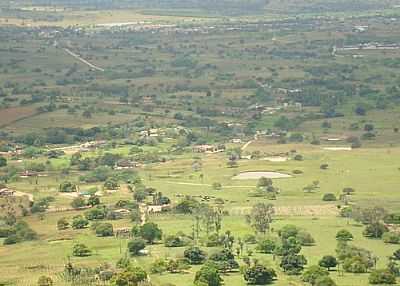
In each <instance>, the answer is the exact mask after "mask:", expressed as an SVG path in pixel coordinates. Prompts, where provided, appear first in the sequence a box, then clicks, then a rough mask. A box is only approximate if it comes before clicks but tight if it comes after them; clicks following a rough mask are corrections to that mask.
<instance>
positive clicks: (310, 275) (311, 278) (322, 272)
mask: <svg viewBox="0 0 400 286" xmlns="http://www.w3.org/2000/svg"><path fill="white" fill-rule="evenodd" d="M328 275H329V272H328V270H326V269H325V268H322V267H320V266H318V265H312V266H310V267H308V268H307V269H306V271H304V273H303V275H302V277H301V279H302V280H303V281H304V282H308V283H310V284H311V285H314V284H315V281H316V280H317V279H318V278H321V277H323V276H328Z"/></svg>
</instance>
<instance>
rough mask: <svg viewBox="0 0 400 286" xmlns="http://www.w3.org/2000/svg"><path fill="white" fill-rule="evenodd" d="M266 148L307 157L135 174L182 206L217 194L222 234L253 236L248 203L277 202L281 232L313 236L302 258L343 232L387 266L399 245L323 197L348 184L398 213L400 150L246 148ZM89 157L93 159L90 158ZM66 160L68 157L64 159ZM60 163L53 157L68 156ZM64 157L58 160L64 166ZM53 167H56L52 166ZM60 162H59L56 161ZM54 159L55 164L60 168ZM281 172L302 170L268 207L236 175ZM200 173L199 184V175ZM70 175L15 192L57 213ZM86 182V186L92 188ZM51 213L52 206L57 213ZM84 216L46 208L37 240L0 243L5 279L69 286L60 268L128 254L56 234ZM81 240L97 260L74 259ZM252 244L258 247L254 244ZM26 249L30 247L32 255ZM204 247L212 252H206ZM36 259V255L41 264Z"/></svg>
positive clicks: (181, 224) (187, 278) (347, 279)
mask: <svg viewBox="0 0 400 286" xmlns="http://www.w3.org/2000/svg"><path fill="white" fill-rule="evenodd" d="M255 150H258V151H261V152H262V153H263V154H265V155H266V156H267V155H268V154H269V155H270V154H277V153H281V154H282V153H287V152H288V153H289V154H290V152H291V151H293V150H296V152H297V153H298V154H302V155H303V157H304V160H303V161H296V160H293V159H291V160H288V161H286V162H268V161H265V160H240V161H239V166H238V168H227V166H226V158H225V156H223V155H222V154H212V155H198V156H194V157H196V160H200V161H201V162H202V167H201V170H200V171H198V172H194V171H193V170H192V167H191V166H192V163H193V160H194V159H193V156H188V155H187V154H186V155H184V156H181V157H177V158H176V159H175V160H174V161H170V162H167V163H163V164H158V165H149V166H147V167H145V168H142V169H139V174H140V175H141V176H142V178H143V179H144V182H145V184H146V185H147V186H149V187H153V188H156V189H157V190H158V191H161V192H163V194H165V195H167V196H169V197H170V198H171V199H172V201H173V203H174V204H175V203H177V202H179V200H180V198H178V197H176V195H177V194H180V195H191V196H212V197H218V198H222V199H223V200H224V201H225V203H224V205H223V208H224V210H226V211H227V213H229V215H227V216H224V218H223V228H222V231H224V230H230V231H232V233H234V234H235V236H236V237H243V236H244V235H246V234H251V233H252V230H251V228H250V227H249V225H248V224H247V223H246V221H245V217H244V215H245V214H248V213H249V209H250V206H252V205H254V203H257V202H260V201H264V200H265V201H266V202H270V203H273V204H274V205H275V206H276V209H277V215H276V216H275V218H274V222H273V224H272V226H271V228H272V231H273V232H276V231H277V230H278V229H280V228H281V227H282V226H283V225H286V224H294V225H296V226H298V227H301V228H303V229H305V230H307V231H308V232H310V233H311V234H312V235H313V237H314V238H315V240H316V243H315V245H314V246H309V247H304V248H303V250H302V253H304V254H305V255H306V257H307V259H308V261H309V265H312V264H315V263H317V262H318V260H319V259H320V257H322V256H323V255H328V254H335V248H336V240H335V234H336V232H337V231H338V230H340V229H343V228H345V229H348V230H349V231H351V232H352V233H353V235H354V244H356V245H357V246H360V247H365V248H367V249H369V250H371V251H372V252H373V253H374V255H376V256H377V257H378V258H379V260H378V267H383V266H384V265H385V264H386V263H387V257H388V256H390V255H391V253H392V252H393V251H394V250H395V249H397V246H396V245H389V244H384V243H383V242H382V241H381V240H371V239H367V238H365V237H364V236H363V235H362V230H363V227H362V226H361V225H358V224H354V222H353V221H349V220H348V219H345V218H339V217H338V216H337V212H335V209H336V204H335V202H333V203H332V202H329V203H324V202H322V200H321V197H322V195H323V194H324V193H328V192H330V193H334V194H337V195H338V194H339V193H340V192H341V190H342V188H344V187H353V188H354V189H355V193H354V195H352V196H351V203H354V204H357V205H359V206H373V205H378V206H380V205H384V206H385V208H388V209H389V210H396V209H398V207H399V206H400V200H399V196H398V194H397V192H396V189H397V186H398V185H399V183H400V181H399V176H398V172H399V166H400V160H399V158H400V156H399V155H400V149H399V148H397V147H396V148H390V149H389V148H364V149H355V150H352V151H326V150H323V149H322V146H309V145H298V144H297V145H271V144H268V143H266V142H264V141H255V142H252V143H251V144H249V146H248V147H247V148H246V151H249V152H251V151H255ZM113 152H114V153H123V152H124V150H123V149H118V148H117V149H115V150H113ZM89 156H90V154H89ZM67 158H68V157H67ZM67 158H64V159H57V160H59V161H60V160H61V161H63V160H65V159H67ZM61 161H60V162H61ZM51 162H52V164H53V163H55V162H56V161H51ZM60 162H59V163H60ZM59 163H58V164H59ZM321 164H328V165H329V168H328V169H327V170H321V169H320V165H321ZM255 170H257V171H279V172H284V173H292V171H293V170H301V171H303V173H302V174H298V175H294V177H293V178H287V179H286V178H284V179H275V180H273V183H274V186H277V187H279V189H280V193H279V195H278V196H277V200H275V201H268V200H266V199H265V198H253V197H249V196H248V192H249V191H252V190H253V189H254V188H255V185H256V182H257V180H244V181H242V180H241V181H237V180H232V177H233V176H234V175H235V174H238V173H240V172H244V171H255ZM200 173H202V174H204V177H203V179H200V177H199V174H200ZM77 176H78V174H73V173H71V174H70V175H69V178H70V179H71V180H75V179H76V178H77ZM65 179H66V178H61V177H58V176H48V177H41V178H39V181H38V185H36V183H35V181H34V180H30V179H19V180H18V181H17V182H14V183H13V184H12V186H13V187H14V188H16V189H18V190H21V191H25V192H30V193H33V194H34V195H35V197H44V196H49V195H51V196H54V197H55V198H56V200H55V202H54V203H53V204H54V206H52V208H51V209H60V210H61V209H62V208H65V207H68V205H69V202H71V201H72V197H68V196H64V195H61V194H59V193H58V185H59V183H60V182H61V181H63V180H65ZM314 180H319V181H320V188H319V189H318V190H317V191H315V192H312V193H305V192H304V191H303V189H302V188H303V187H304V186H305V185H307V184H309V183H310V182H312V181H314ZM215 182H220V183H221V184H222V189H221V190H214V189H213V188H212V187H211V185H212V184H213V183H215ZM93 186H94V185H93V184H89V185H87V186H85V185H81V189H82V190H84V189H86V188H90V187H93ZM130 197H131V193H129V191H128V190H127V189H126V188H125V187H124V186H122V187H121V189H120V190H119V191H118V192H116V193H112V194H108V195H105V196H104V197H102V201H103V202H104V203H106V204H111V203H113V202H116V201H118V200H119V199H129V198H130ZM51 209H50V210H51ZM79 213H82V212H81V211H67V212H62V211H60V212H48V213H47V214H45V217H44V219H41V218H40V217H39V216H30V217H27V218H26V221H27V222H29V224H30V225H31V226H32V227H33V229H34V230H35V231H37V232H38V234H39V236H40V241H38V242H27V243H21V244H18V245H15V246H1V247H0V264H1V265H2V267H1V268H0V269H1V270H0V275H1V277H2V278H3V279H5V280H6V281H14V283H15V285H31V284H32V283H33V281H36V280H37V279H38V277H39V276H40V275H43V274H44V275H48V276H51V277H53V278H54V280H55V281H56V284H57V285H67V284H64V283H65V282H64V281H63V280H62V279H61V278H60V277H58V276H57V274H56V273H59V272H61V271H62V269H63V265H64V264H65V263H66V262H67V261H68V260H69V259H71V260H72V261H73V262H74V263H76V264H78V265H87V266H89V265H91V266H95V265H98V264H99V263H102V262H110V263H112V264H114V263H115V262H116V261H117V260H118V259H119V258H120V257H123V256H124V253H125V251H126V243H127V240H125V239H122V240H120V239H116V238H97V237H95V235H94V234H93V232H92V231H91V230H79V231H76V230H75V231H72V230H66V231H58V230H57V229H56V222H57V220H58V219H59V218H61V217H67V218H72V217H73V216H75V215H77V214H79ZM150 220H151V221H153V222H156V223H157V224H159V226H160V227H161V228H162V229H163V231H164V234H165V235H168V234H174V233H176V232H178V231H183V232H184V233H187V234H190V233H191V231H192V225H193V224H194V220H193V218H192V217H191V216H185V215H175V214H159V215H151V216H150ZM110 222H111V223H112V224H113V225H114V227H115V228H120V227H131V226H132V223H131V222H130V221H129V220H127V219H123V220H118V221H110ZM77 242H82V243H85V244H86V245H88V246H89V248H91V249H92V250H93V253H94V255H93V256H91V257H88V258H71V257H70V255H71V248H72V245H73V244H74V243H77ZM249 247H250V248H253V247H254V246H251V245H250V246H249ZM147 249H148V250H149V255H147V256H145V257H136V258H135V259H134V263H137V264H138V265H141V266H142V267H145V268H146V269H147V270H148V269H149V267H150V266H149V265H150V263H151V262H152V261H154V259H156V258H160V257H181V256H182V255H183V250H184V248H174V249H169V248H165V247H164V246H163V245H161V244H155V245H151V246H148V247H147ZM28 250H29V251H28ZM207 251H209V252H212V251H213V249H212V248H209V249H207ZM254 257H257V258H259V259H261V260H262V261H266V262H267V263H268V264H270V265H271V266H275V268H277V269H278V268H279V267H277V263H278V262H277V260H275V261H274V260H273V257H272V255H265V254H260V253H257V252H255V254H254ZM38 258H40V259H38ZM197 268H198V267H194V268H192V269H191V270H189V271H188V273H186V274H180V275H178V274H164V275H162V276H159V275H152V276H151V280H152V281H153V282H156V283H157V282H162V283H167V282H170V283H174V284H176V285H182V286H183V285H190V283H192V281H193V275H194V273H195V271H196V270H197ZM331 276H332V277H333V278H334V279H335V281H336V282H337V283H338V285H340V286H359V285H367V279H368V275H367V274H360V275H354V274H349V273H346V274H344V275H338V273H336V272H335V271H334V272H332V273H331ZM223 278H224V280H225V283H226V284H227V285H234V286H236V285H238V286H239V285H243V283H244V281H243V278H242V276H241V275H239V273H237V274H234V273H233V274H229V275H225V276H223ZM274 285H279V286H281V285H282V286H284V285H285V286H287V285H303V284H302V282H301V281H300V280H299V278H298V277H289V276H286V275H284V274H283V273H281V272H279V271H278V280H277V281H276V282H275V283H274Z"/></svg>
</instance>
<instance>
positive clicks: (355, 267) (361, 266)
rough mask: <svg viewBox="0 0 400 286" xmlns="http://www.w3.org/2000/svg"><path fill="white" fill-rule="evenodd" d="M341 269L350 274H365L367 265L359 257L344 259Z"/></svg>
mask: <svg viewBox="0 0 400 286" xmlns="http://www.w3.org/2000/svg"><path fill="white" fill-rule="evenodd" d="M343 269H344V270H345V271H346V272H350V273H366V272H367V271H368V265H367V263H366V261H365V260H364V259H362V257H360V256H354V257H349V258H346V259H345V260H344V262H343Z"/></svg>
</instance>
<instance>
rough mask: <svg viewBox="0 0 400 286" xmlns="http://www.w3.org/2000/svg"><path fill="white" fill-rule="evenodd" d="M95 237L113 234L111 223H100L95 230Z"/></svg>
mask: <svg viewBox="0 0 400 286" xmlns="http://www.w3.org/2000/svg"><path fill="white" fill-rule="evenodd" d="M95 232H96V236H100V237H105V236H112V235H113V234H114V229H113V225H112V224H111V223H100V224H99V225H97V226H96V229H95Z"/></svg>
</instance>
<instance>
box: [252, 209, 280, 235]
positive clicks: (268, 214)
mask: <svg viewBox="0 0 400 286" xmlns="http://www.w3.org/2000/svg"><path fill="white" fill-rule="evenodd" d="M273 214H274V206H273V205H272V204H265V203H259V204H256V205H254V206H253V208H252V210H251V213H250V215H247V216H246V221H247V223H248V224H250V225H251V226H252V227H253V228H254V230H255V231H256V232H258V233H263V234H265V233H266V232H267V230H269V227H270V224H271V222H272V216H273Z"/></svg>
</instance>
